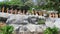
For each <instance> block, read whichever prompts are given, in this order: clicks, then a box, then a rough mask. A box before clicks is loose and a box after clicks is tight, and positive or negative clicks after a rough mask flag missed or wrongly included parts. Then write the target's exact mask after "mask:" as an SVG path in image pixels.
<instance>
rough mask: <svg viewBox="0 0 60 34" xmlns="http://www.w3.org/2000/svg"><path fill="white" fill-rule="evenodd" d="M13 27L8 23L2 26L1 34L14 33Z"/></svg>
mask: <svg viewBox="0 0 60 34" xmlns="http://www.w3.org/2000/svg"><path fill="white" fill-rule="evenodd" d="M12 32H13V27H12V26H9V25H6V26H4V27H0V34H12Z"/></svg>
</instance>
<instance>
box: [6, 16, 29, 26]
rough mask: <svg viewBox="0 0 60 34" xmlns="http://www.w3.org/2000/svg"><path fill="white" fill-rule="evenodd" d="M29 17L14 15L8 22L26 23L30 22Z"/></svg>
mask: <svg viewBox="0 0 60 34" xmlns="http://www.w3.org/2000/svg"><path fill="white" fill-rule="evenodd" d="M27 18H28V16H26V15H12V16H10V17H9V18H8V19H7V21H6V23H7V24H23V25H24V24H27V23H28V21H27Z"/></svg>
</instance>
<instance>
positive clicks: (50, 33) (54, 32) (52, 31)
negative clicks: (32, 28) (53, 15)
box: [44, 27, 58, 34]
mask: <svg viewBox="0 0 60 34" xmlns="http://www.w3.org/2000/svg"><path fill="white" fill-rule="evenodd" d="M44 34H58V28H56V27H53V28H50V27H48V28H46V30H44Z"/></svg>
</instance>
